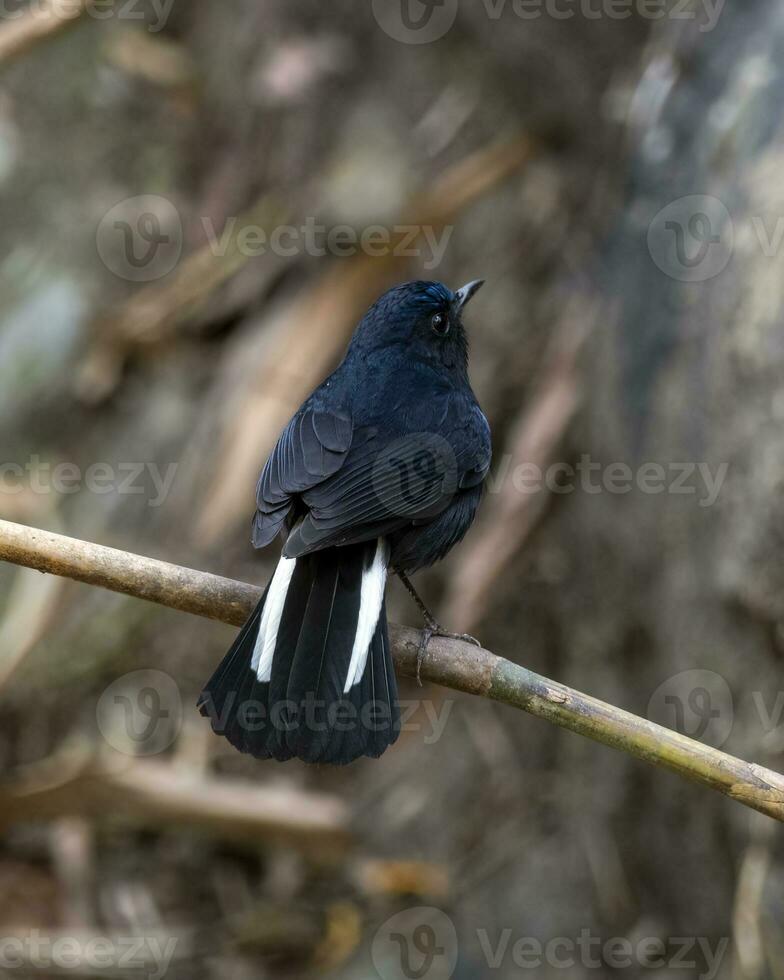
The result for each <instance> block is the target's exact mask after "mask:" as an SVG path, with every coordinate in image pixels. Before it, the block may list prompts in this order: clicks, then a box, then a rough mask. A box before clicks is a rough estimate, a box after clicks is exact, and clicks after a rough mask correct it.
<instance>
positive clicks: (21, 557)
mask: <svg viewBox="0 0 784 980" xmlns="http://www.w3.org/2000/svg"><path fill="white" fill-rule="evenodd" d="M0 559H2V560H5V561H8V562H12V563H14V564H16V565H24V566H27V567H28V568H36V569H38V570H39V571H41V572H50V573H51V574H54V575H62V576H65V577H66V578H71V579H75V580H76V581H78V582H87V583H88V584H90V585H98V586H101V587H102V588H105V589H111V590H113V591H114V592H123V593H125V594H127V595H131V596H136V597H138V598H141V599H148V600H150V601H151V602H157V603H159V604H161V605H164V606H169V607H170V608H172V609H179V610H182V611H183V612H190V613H195V614H196V615H197V616H204V617H206V618H208V619H216V620H219V621H221V622H224V623H229V624H232V625H235V626H239V625H240V624H241V623H242V622H243V621H244V620H245V618H246V617H247V616H248V614H249V613H250V611H251V610H252V608H253V606H254V605H255V604H256V603H257V602H258V600H259V599H260V597H261V589H259V588H256V587H255V586H252V585H248V584H246V583H244V582H235V581H232V580H231V579H226V578H220V577H219V576H217V575H210V574H208V573H207V572H199V571H195V570H194V569H190V568H182V567H180V566H178V565H170V564H168V563H167V562H162V561H157V560H155V559H153V558H143V557H141V556H140V555H133V554H129V553H127V552H124V551H116V550H114V549H113V548H105V547H102V546H101V545H96V544H90V543H88V542H86V541H79V540H77V539H75V538H67V537H64V536H63V535H60V534H51V533H50V532H48V531H42V530H38V529H37V528H31V527H25V526H23V525H21V524H12V523H10V522H8V521H0ZM390 633H391V639H392V647H393V653H394V658H395V664H396V666H397V669H398V670H399V671H400V673H402V674H406V675H407V676H409V677H414V676H416V660H417V651H418V649H419V639H420V636H421V634H420V632H419V631H418V630H414V629H410V628H408V627H405V626H394V625H393V626H391V627H390ZM422 676H423V677H424V678H426V679H427V680H429V681H433V682H434V683H437V684H443V685H444V686H446V687H451V688H453V689H455V690H457V691H465V692H467V693H469V694H477V695H479V696H480V697H487V698H492V699H493V700H495V701H501V702H503V703H505V704H509V705H512V706H513V707H516V708H522V709H523V710H524V711H527V712H529V713H530V714H532V715H536V716H537V717H538V718H545V719H546V720H547V721H551V722H553V723H554V724H556V725H560V726H561V727H562V728H568V729H569V730H570V731H573V732H577V733H579V734H580V735H585V736H587V737H588V738H592V739H594V740H595V741H597V742H602V743H604V744H605V745H610V746H612V747H613V748H616V749H620V750H621V751H623V752H627V753H628V754H629V755H633V756H635V757H636V758H638V759H643V760H644V761H645V762H650V763H652V764H653V765H656V766H659V767H661V768H663V769H670V770H672V771H673V772H677V773H679V774H680V775H681V776H685V777H686V778H687V779H691V780H693V781H695V782H698V783H702V784H703V785H705V786H709V787H710V788H711V789H715V790H718V791H719V792H720V793H724V794H725V795H726V796H730V797H732V798H733V799H735V800H738V802H740V803H743V804H744V805H745V806H748V807H751V808H752V809H754V810H759V811H760V812H761V813H765V814H767V815H768V816H771V817H774V818H775V819H776V820H781V821H783V822H784V776H782V775H780V774H779V773H777V772H773V771H772V770H770V769H765V768H764V767H763V766H758V765H755V764H754V763H748V762H743V761H742V760H740V759H736V758H734V757H733V756H731V755H727V754H726V753H725V752H720V751H718V749H714V748H711V747H710V746H708V745H703V744H702V743H700V742H696V741H694V740H693V739H690V738H687V737H686V736H685V735H680V734H678V733H677V732H674V731H671V730H670V729H668V728H663V727H661V726H660V725H656V724H654V723H653V722H650V721H647V720H646V719H644V718H639V717H637V716H636V715H633V714H631V713H630V712H628V711H623V710H622V709H621V708H616V707H614V706H613V705H610V704H606V703H605V702H604V701H599V700H598V699H597V698H593V697H590V696H589V695H587V694H581V693H580V692H579V691H575V690H573V689H572V688H569V687H567V686H566V685H564V684H559V683H557V682H556V681H551V680H548V679H547V678H546V677H542V676H540V675H539V674H535V673H533V672H532V671H530V670H526V668H525V667H521V666H519V665H517V664H514V663H511V662H510V661H509V660H505V659H504V658H503V657H497V656H495V654H492V653H490V652H489V651H488V650H483V649H481V648H479V647H474V646H471V645H469V644H467V643H462V642H460V641H457V640H447V639H444V638H441V637H437V638H434V639H433V640H432V642H431V644H430V646H429V647H428V652H427V656H426V658H425V662H424V664H423V665H422Z"/></svg>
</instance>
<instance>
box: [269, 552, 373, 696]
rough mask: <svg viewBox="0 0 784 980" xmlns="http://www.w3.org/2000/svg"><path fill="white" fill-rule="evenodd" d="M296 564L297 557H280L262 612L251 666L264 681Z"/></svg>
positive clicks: (270, 668)
mask: <svg viewBox="0 0 784 980" xmlns="http://www.w3.org/2000/svg"><path fill="white" fill-rule="evenodd" d="M296 564H297V559H296V558H281V559H280V561H279V562H278V567H277V568H276V569H275V574H274V575H273V576H272V581H271V582H270V587H269V592H268V593H267V601H266V602H265V603H264V609H263V611H262V613H261V622H260V623H259V635H258V636H257V637H256V645H255V647H254V648H253V657H252V658H251V661H250V666H251V670H254V671H255V672H256V676H257V677H258V679H259V680H260V681H261V682H262V683H267V682H268V681H269V679H270V675H271V674H272V655H273V654H274V653H275V644H276V642H277V639H278V628H279V627H280V617H281V616H282V615H283V604H284V603H285V601H286V594H287V593H288V591H289V584H290V582H291V576H292V575H293V574H294V568H295V566H296ZM363 584H364V583H363Z"/></svg>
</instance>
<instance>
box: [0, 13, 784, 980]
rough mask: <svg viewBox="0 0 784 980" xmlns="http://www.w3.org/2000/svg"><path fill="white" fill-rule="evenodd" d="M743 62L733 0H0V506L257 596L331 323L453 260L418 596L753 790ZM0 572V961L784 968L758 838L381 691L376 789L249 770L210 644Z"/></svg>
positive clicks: (97, 598) (486, 970)
mask: <svg viewBox="0 0 784 980" xmlns="http://www.w3.org/2000/svg"><path fill="white" fill-rule="evenodd" d="M782 64H784V8H782V7H781V5H780V4H778V3H777V2H776V0H745V2H744V3H743V4H742V5H741V4H739V3H732V4H731V3H729V2H728V3H726V4H724V3H722V2H721V0H699V2H683V0H677V2H675V0H673V2H669V0H663V2H661V3H658V2H656V0H628V2H626V0H579V2H577V0H574V2H571V0H557V2H555V0H542V2H541V3H539V2H536V0H528V2H526V3H520V2H513V0H509V2H508V3H503V2H501V0H494V2H491V0H483V2H471V3H469V2H468V0H459V2H458V0H441V3H436V2H433V0H429V2H428V3H426V4H425V3H422V2H420V0H373V2H364V3H357V2H355V3H351V2H348V0H331V2H330V4H329V5H325V4H324V3H317V2H316V0H296V2H292V0H230V2H226V3H216V2H212V3H210V2H208V0H158V2H155V3H153V2H152V0H149V2H147V0H116V2H114V3H111V2H109V3H107V2H105V0H93V2H92V3H83V2H82V0H59V2H58V0H35V2H33V3H31V2H29V0H25V2H21V0H19V2H14V0H5V3H4V4H3V7H2V13H0V193H1V194H2V201H3V205H2V207H3V220H2V223H1V224H0V317H1V319H0V447H1V449H2V454H1V456H0V466H1V467H2V468H1V469H0V487H2V492H0V518H3V519H5V520H10V521H16V522H19V523H24V524H30V525H35V526H38V527H42V528H46V529H49V530H53V531H59V532H61V533H65V534H69V535H73V536H75V537H78V538H83V539H86V540H91V541H97V542H100V543H103V544H107V545H111V546H114V547H118V548H122V549H127V550H130V551H135V552H139V553H141V554H145V555H151V556H155V557H159V558H163V559H166V560H168V561H172V562H176V563H179V564H184V565H189V566H193V567H196V568H202V569H205V570H209V571H212V572H216V573H219V574H223V575H228V576H230V577H233V578H238V579H242V580H244V581H249V582H254V583H258V584H263V583H264V582H265V580H266V579H267V577H268V576H269V574H270V572H271V569H272V568H273V567H274V563H275V560H276V554H275V552H276V550H277V549H276V548H275V547H272V548H270V549H268V551H267V552H264V553H254V552H253V549H252V548H251V546H250V542H249V534H250V518H251V515H252V511H253V492H254V487H255V480H256V476H257V473H258V471H259V469H260V467H261V465H262V463H263V462H264V460H265V458H266V456H267V454H268V452H269V450H270V448H271V447H272V445H273V444H274V441H275V439H276V437H277V435H278V433H279V431H280V429H281V427H282V425H283V424H284V423H285V421H286V420H287V419H288V417H289V415H290V414H291V412H292V411H293V410H294V409H295V408H296V407H297V406H298V404H299V403H300V401H301V399H302V398H303V397H304V396H306V395H307V394H308V393H309V391H310V390H311V389H312V388H313V387H314V386H315V385H316V384H317V383H318V382H319V381H320V380H321V379H322V378H323V377H324V376H325V375H326V374H327V373H328V372H329V370H330V369H331V367H332V366H334V365H335V364H336V363H337V361H338V360H339V358H340V356H341V352H342V350H343V348H344V345H345V343H346V341H347V339H348V337H349V336H350V333H351V330H352V329H353V326H354V324H355V323H356V321H357V320H358V318H359V317H360V316H361V315H362V313H363V311H364V310H365V309H366V308H367V306H368V305H369V304H370V303H371V302H372V301H373V300H374V299H375V298H376V296H377V295H379V294H380V293H381V292H383V291H384V290H385V289H386V288H388V287H389V286H390V285H392V284H394V283H397V282H400V281H403V280H406V279H413V278H423V279H439V280H443V281H444V282H446V283H447V284H448V285H450V286H451V287H452V288H457V287H458V286H460V285H462V284H463V283H464V282H466V281H467V280H469V279H473V278H476V277H484V278H485V279H486V280H487V285H486V286H485V288H484V289H483V290H482V292H481V293H480V294H479V295H478V296H477V298H476V299H475V300H474V302H473V303H472V305H471V308H470V312H469V314H468V317H467V320H468V328H469V333H470V337H471V344H472V359H471V371H472V381H473V385H474V388H475V390H476V392H477V395H478V397H479V400H480V402H481V404H482V405H483V407H484V409H485V412H486V414H487V415H488V418H489V419H490V422H491V425H492V429H493V440H494V459H495V464H494V470H493V475H492V479H491V481H490V486H489V490H488V493H487V496H486V498H485V501H484V503H483V506H482V509H481V511H480V516H479V519H478V521H477V523H476V525H475V526H474V528H473V529H472V531H471V532H470V533H469V535H468V537H467V538H466V540H465V541H464V542H463V543H462V544H461V546H460V547H458V548H456V549H455V550H454V552H453V553H452V554H451V555H450V556H449V558H448V560H447V561H445V562H444V563H443V564H442V565H440V566H439V567H437V568H436V569H434V570H432V571H430V572H427V573H424V574H422V575H420V576H419V577H418V582H417V584H418V585H419V586H420V588H421V591H422V593H423V596H424V597H425V598H426V599H427V600H428V601H429V602H430V603H431V604H432V606H433V607H434V609H435V611H436V612H437V613H438V615H439V618H440V619H441V620H442V621H444V622H445V623H447V624H448V625H449V627H450V628H452V629H457V630H468V631H470V632H472V633H474V634H475V635H477V636H478V637H480V638H481V640H482V642H483V644H484V645H485V646H486V647H488V648H489V649H491V650H493V651H494V652H496V653H498V654H499V655H502V656H505V657H508V658H510V659H512V660H515V661H517V662H519V663H522V664H524V665H526V666H528V667H530V668H531V669H533V670H535V671H537V672H540V673H543V674H545V675H547V676H550V677H553V678H556V679H558V680H560V681H562V682H564V683H566V684H569V685H571V686H573V687H577V688H579V689H580V690H583V691H586V692H588V693H590V694H593V695H595V696H597V697H600V698H602V699H604V700H607V701H610V702H612V703H614V704H616V705H618V706H621V707H624V708H627V709H629V710H631V711H633V712H635V713H637V714H639V715H642V716H646V717H650V718H652V719H654V720H656V721H659V722H660V723H663V724H666V725H669V726H670V727H678V728H679V729H680V730H681V731H683V732H685V733H687V734H690V735H692V736H694V737H697V738H700V739H702V740H704V741H706V742H709V743H710V744H712V745H716V746H721V747H723V748H724V749H725V750H726V751H729V752H731V753H732V754H735V755H738V756H741V757H742V758H744V759H748V760H750V761H755V762H758V763H761V764H763V765H765V766H769V767H771V768H773V769H778V770H779V771H780V770H781V768H782V765H784V689H783V688H782V684H781V676H782V657H783V656H784V562H783V561H782V547H783V546H784V389H783V388H782V378H784V373H783V371H784V339H783V338H784V332H783V329H782V315H783V313H784V274H783V273H784V256H783V255H782V243H783V242H784V191H783V190H782V180H781V173H782V167H784V125H782V119H781V105H782V104H783V103H782V97H783V96H784V74H783V73H782V68H781V65H782ZM0 589H1V591H0V706H1V708H2V711H1V712H0V768H1V769H2V780H1V781H0V832H1V834H2V837H1V838H0V971H2V972H6V971H7V972H8V975H9V976H28V975H29V976H49V975H51V976H59V975H62V974H63V973H67V974H69V975H70V976H79V975H84V976H101V977H126V976H128V977H136V976H140V975H142V976H149V977H157V978H160V977H164V976H165V977H175V978H176V977H189V978H201V977H204V978H212V977H215V978H221V980H244V978H246V977H247V978H251V977H253V978H267V977H269V978H278V977H302V978H311V977H322V976H325V977H331V976H334V977H341V978H347V980H354V978H356V980H363V978H373V977H380V978H381V980H394V978H398V977H408V978H412V977H419V978H422V977H427V978H436V980H442V978H446V977H449V976H455V977H461V978H484V977H493V978H498V980H505V978H507V977H517V976H522V975H530V976H537V977H574V978H580V977H597V976H610V975H612V976H615V975H617V974H621V975H623V976H629V977H638V976H642V975H644V976H650V977H652V978H658V977H665V976H667V977H669V976H672V975H675V976H694V977H702V978H709V980H713V978H714V977H722V978H725V977H726V978H730V977H731V978H738V980H767V978H780V977H784V926H783V925H782V923H784V878H782V868H783V867H784V846H782V839H781V834H780V833H779V832H778V830H777V827H776V825H775V824H774V823H773V822H772V821H771V820H769V819H767V818H764V817H762V816H758V815H755V814H751V813H750V812H749V811H747V810H746V809H745V808H743V807H741V806H739V805H737V804H735V803H733V802H731V801H729V800H728V799H726V798H724V797H720V796H718V795H715V794H713V793H711V792H709V791H708V790H706V789H703V788H700V787H698V786H694V785H691V784H688V783H686V782H684V781H682V780H681V779H679V778H678V777H676V776H674V775H670V774H668V773H664V772H661V771H658V770H654V769H651V768H649V767H647V766H645V765H644V764H643V763H640V762H638V761H635V760H633V759H630V758H628V757H627V756H625V755H622V754H620V753H615V752H613V751H612V750H610V749H608V748H605V747H602V746H598V745H595V744H593V743H591V742H589V741H587V740H585V739H583V738H581V737H579V736H577V735H573V734H571V733H567V732H563V731H560V730H557V729H555V728H553V727H551V726H550V725H548V724H547V723H546V722H544V721H540V720H535V719H532V718H529V717H528V716H526V715H525V714H523V713H521V712H519V711H515V710H513V709H511V708H505V707H503V706H499V705H496V704H491V703H490V702H487V701H483V700H480V699H478V698H471V697H468V696H459V695H455V694H454V692H450V691H447V690H444V689H436V688H434V687H429V686H426V687H424V688H422V689H420V688H417V687H416V685H415V684H414V683H413V682H410V681H408V680H402V681H401V698H402V699H403V700H404V701H405V703H406V706H407V709H406V710H407V713H408V715H409V719H408V724H407V727H406V731H405V732H404V734H403V735H402V737H401V738H400V741H399V742H398V744H397V745H396V746H395V747H394V748H393V749H392V750H390V751H389V752H388V753H387V754H386V755H385V756H384V757H383V758H382V759H381V760H380V761H371V760H363V761H361V762H358V763H356V764H354V765H352V766H351V767H349V768H347V769H344V770H343V769H341V770H334V769H329V768H319V767H307V766H304V765H302V764H300V763H298V762H296V761H295V762H290V763H287V764H285V765H283V766H281V765H278V764H274V763H257V762H254V761H253V760H249V759H247V758H245V757H243V756H240V755H239V754H237V753H235V752H234V751H233V750H232V749H231V748H230V747H229V746H228V745H227V744H226V743H225V742H224V741H223V740H220V739H217V738H215V737H213V736H212V735H211V734H210V733H209V731H208V728H209V726H208V724H207V722H206V721H204V720H203V719H201V718H199V717H198V716H197V712H196V710H195V707H194V704H195V699H196V696H197V694H198V692H199V690H200V689H201V685H202V683H203V682H204V680H205V679H206V678H207V677H208V676H209V674H210V673H211V672H212V670H213V668H214V665H215V664H216V663H217V662H218V660H219V659H220V657H221V656H222V655H223V653H224V652H225V650H226V649H227V647H228V646H229V644H230V642H231V640H232V637H233V636H234V633H235V631H234V630H232V629H231V628H229V627H225V626H221V625H219V624H215V623H210V622H207V621H204V620H200V619H197V618H195V617H192V616H189V615H186V614H182V613H177V612H174V611H171V610H166V609H162V608H158V607H156V606H153V605H150V604H147V603H144V602H141V601H137V600H133V599H129V598H125V597H122V596H118V595H114V594H110V593H106V592H103V591H101V590H98V589H91V588H90V587H88V586H85V585H76V584H74V583H71V582H67V581H65V580H59V579H55V578H53V577H47V576H42V575H40V574H38V573H37V572H33V571H26V570H21V569H17V568H14V567H12V566H10V565H2V567H0ZM389 601H390V615H391V618H392V619H393V620H394V621H396V622H403V623H407V624H410V625H416V626H418V625H419V624H420V620H419V616H418V613H417V610H416V608H415V607H414V606H413V605H412V603H411V601H410V600H409V599H408V597H407V595H406V594H405V592H404V591H403V589H402V588H401V587H400V585H399V583H397V582H396V581H393V582H391V584H390V589H389Z"/></svg>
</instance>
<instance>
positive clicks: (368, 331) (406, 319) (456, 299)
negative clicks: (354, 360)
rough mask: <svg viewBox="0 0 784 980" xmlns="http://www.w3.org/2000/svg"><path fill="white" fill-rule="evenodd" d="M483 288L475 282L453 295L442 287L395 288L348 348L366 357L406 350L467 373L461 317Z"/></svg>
mask: <svg viewBox="0 0 784 980" xmlns="http://www.w3.org/2000/svg"><path fill="white" fill-rule="evenodd" d="M483 283H484V280H483V279H474V280H473V281H472V282H469V283H466V285H465V286H463V287H461V288H460V289H458V290H457V291H456V292H452V290H451V289H449V288H448V287H447V286H445V285H444V284H443V283H440V282H421V281H417V282H406V283H403V284H402V285H400V286H394V287H393V288H392V289H390V290H388V291H387V292H386V293H384V295H383V296H382V297H381V298H380V299H378V300H377V301H376V302H375V303H374V304H373V306H372V307H371V308H370V309H369V310H368V312H367V314H366V315H365V317H364V318H363V320H362V322H361V323H360V325H359V327H358V328H357V331H356V333H355V335H354V341H353V343H352V346H353V347H355V348H358V349H359V350H361V351H362V352H363V353H366V354H369V353H370V352H371V351H376V350H381V349H384V348H387V347H404V348H405V349H406V350H408V351H409V352H410V353H411V355H412V356H414V357H419V358H422V359H424V360H427V361H431V362H435V363H436V364H439V365H442V366H444V367H446V368H449V369H455V370H458V371H465V369H466V366H467V362H468V340H467V337H466V333H465V329H464V328H463V319H462V314H463V310H464V309H465V306H466V304H467V303H468V301H469V300H470V299H471V297H472V296H473V295H474V293H476V292H477V290H478V289H480V287H481V286H482V284H483Z"/></svg>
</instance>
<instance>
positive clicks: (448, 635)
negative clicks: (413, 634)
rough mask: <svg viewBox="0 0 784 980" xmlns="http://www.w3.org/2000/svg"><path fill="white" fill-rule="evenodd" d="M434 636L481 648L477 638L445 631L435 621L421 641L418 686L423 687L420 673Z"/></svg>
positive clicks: (427, 628) (430, 623) (428, 627)
mask: <svg viewBox="0 0 784 980" xmlns="http://www.w3.org/2000/svg"><path fill="white" fill-rule="evenodd" d="M434 636H443V637H444V638H445V639H447V640H462V641H463V642H464V643H471V644H472V645H473V646H475V647H481V645H482V644H481V643H480V642H479V640H477V638H476V637H475V636H471V634H470V633H453V632H452V631H451V630H447V629H444V627H443V626H441V624H440V623H437V622H436V621H435V620H434V619H433V620H431V621H430V622H428V623H427V624H426V625H425V628H424V629H423V630H422V639H421V640H420V641H419V649H418V650H417V669H416V679H417V684H418V685H419V686H420V687H422V678H421V676H420V672H421V670H422V664H423V663H424V660H425V653H426V652H427V647H428V644H429V643H430V641H431V640H432V639H433V637H434Z"/></svg>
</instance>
